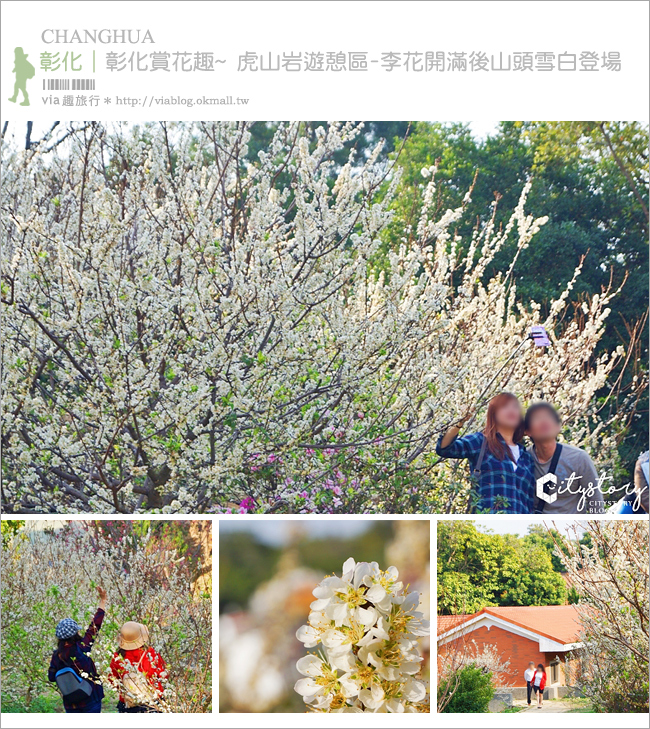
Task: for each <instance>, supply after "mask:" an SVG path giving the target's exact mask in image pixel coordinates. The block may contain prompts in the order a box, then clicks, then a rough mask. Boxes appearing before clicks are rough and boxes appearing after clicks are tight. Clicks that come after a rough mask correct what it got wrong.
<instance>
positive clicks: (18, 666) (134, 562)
mask: <svg viewBox="0 0 650 729" xmlns="http://www.w3.org/2000/svg"><path fill="white" fill-rule="evenodd" d="M133 524H134V522H126V523H125V522H121V523H119V524H118V523H116V522H100V523H99V524H98V523H97V522H95V523H93V522H82V521H72V522H67V523H62V522H49V521H48V522H43V521H39V522H25V524H24V526H23V527H22V528H21V529H20V530H19V531H18V532H17V533H16V534H15V535H13V536H11V537H4V538H3V544H2V564H3V580H2V589H1V593H0V595H1V602H0V606H1V608H2V631H1V633H0V642H1V648H2V651H1V652H2V666H3V670H2V674H3V685H2V695H3V702H7V703H9V702H10V701H15V702H17V704H18V705H20V706H22V707H25V708H23V709H21V710H28V711H29V710H30V706H31V703H32V701H33V700H34V699H35V698H37V697H47V696H49V697H55V698H56V696H57V692H56V689H55V688H54V686H53V684H51V683H49V682H48V675H47V671H48V666H49V663H50V658H51V655H52V651H53V650H54V649H55V648H56V637H55V632H54V631H55V628H56V625H57V623H58V621H59V620H61V619H62V618H66V617H70V618H72V619H74V620H76V621H77V622H78V623H79V625H80V626H81V627H82V631H85V629H86V627H87V626H88V624H89V623H90V620H91V618H92V617H93V615H94V612H95V609H96V608H97V590H96V587H97V585H103V586H104V588H105V589H106V591H107V593H108V604H107V608H106V615H105V618H104V623H103V625H102V627H101V629H100V631H99V634H98V636H97V640H96V642H95V644H94V645H93V648H92V654H91V655H92V658H93V660H94V662H95V665H96V666H97V670H98V672H99V676H100V680H101V681H102V683H103V684H104V687H105V690H106V691H107V697H106V701H107V702H108V701H115V702H117V698H116V696H115V694H113V693H108V692H109V690H110V689H111V688H114V689H115V690H116V691H121V692H122V693H123V694H124V693H125V690H124V687H123V686H121V685H118V683H117V682H116V680H115V678H114V676H113V675H112V673H111V671H110V662H111V659H112V658H113V656H114V654H115V652H116V650H117V648H118V644H117V635H118V630H119V628H120V626H121V625H122V624H123V623H124V622H126V621H128V620H135V621H137V622H140V623H144V624H145V625H147V627H148V629H149V631H150V636H151V642H152V645H153V647H154V648H155V649H156V650H157V651H158V653H159V654H160V655H161V656H162V658H163V660H164V661H165V663H166V666H167V671H168V675H167V677H166V678H164V679H163V680H162V684H163V688H164V693H163V695H162V696H160V697H158V701H157V705H156V708H157V710H159V711H162V712H165V713H167V712H180V713H194V712H207V711H210V710H211V705H212V686H211V684H212V601H211V595H210V590H211V586H210V585H207V584H206V583H205V580H204V579H203V578H202V577H199V579H198V580H197V581H196V582H194V583H193V582H192V577H193V575H192V570H191V569H190V567H189V565H188V564H187V560H186V559H185V557H183V556H182V555H181V554H179V553H178V552H177V551H176V549H175V548H173V546H172V545H171V544H168V543H165V542H164V541H160V540H159V539H157V538H156V539H154V538H153V536H152V534H151V531H147V532H146V533H144V534H142V535H139V536H138V537H136V535H135V532H134V530H133ZM207 528H209V526H208V527H207ZM3 536H4V535H3ZM32 710H33V709H32Z"/></svg>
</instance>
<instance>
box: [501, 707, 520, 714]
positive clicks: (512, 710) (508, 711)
mask: <svg viewBox="0 0 650 729" xmlns="http://www.w3.org/2000/svg"><path fill="white" fill-rule="evenodd" d="M523 710H524V707H523V706H508V708H507V709H504V710H503V711H502V712H501V713H502V714H518V713H519V712H520V711H523Z"/></svg>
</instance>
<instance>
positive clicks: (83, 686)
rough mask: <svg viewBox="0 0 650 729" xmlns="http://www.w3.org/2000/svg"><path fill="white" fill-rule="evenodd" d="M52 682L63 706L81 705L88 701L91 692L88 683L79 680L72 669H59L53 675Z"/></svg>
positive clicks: (81, 679)
mask: <svg viewBox="0 0 650 729" xmlns="http://www.w3.org/2000/svg"><path fill="white" fill-rule="evenodd" d="M54 680H55V681H56V685H57V687H58V689H59V691H60V692H61V696H62V697H63V703H64V704H83V703H85V702H87V701H88V700H89V699H90V694H91V693H92V691H93V688H92V686H91V685H90V682H89V681H86V679H85V678H81V676H80V675H79V674H78V673H77V672H76V671H75V670H74V668H69V667H68V666H66V667H65V668H61V669H60V670H58V671H57V672H56V673H55V674H54Z"/></svg>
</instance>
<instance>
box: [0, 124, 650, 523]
mask: <svg viewBox="0 0 650 729" xmlns="http://www.w3.org/2000/svg"><path fill="white" fill-rule="evenodd" d="M358 133H359V126H357V125H355V124H353V123H345V124H339V123H331V124H327V125H326V126H322V127H318V128H316V129H311V128H309V127H308V126H307V125H305V124H301V123H291V124H281V125H280V126H279V128H278V130H277V132H276V133H275V134H274V136H273V138H272V140H271V141H270V142H269V144H268V146H267V147H266V148H265V149H263V150H262V151H260V152H259V153H258V154H257V155H256V156H253V155H251V154H250V153H249V149H248V143H249V141H250V125H249V124H247V123H243V122H237V123H235V122H203V123H196V124H190V123H179V124H169V123H165V122H161V123H159V124H155V125H154V124H151V125H146V126H145V127H143V128H118V129H116V130H109V129H108V128H106V127H105V126H103V125H101V124H99V123H93V124H88V125H84V126H83V127H81V128H79V129H72V130H71V131H70V134H69V136H67V137H65V141H64V142H63V143H61V144H58V145H56V146H54V145H49V146H48V142H47V140H44V141H41V142H40V143H35V144H32V145H31V146H30V148H29V149H27V150H18V149H16V148H15V147H14V146H13V145H12V144H11V143H10V142H9V141H7V142H5V143H4V144H3V155H4V158H3V185H2V211H3V234H4V239H5V241H6V247H5V252H4V257H3V259H4V260H3V271H2V301H3V335H4V336H3V361H4V367H3V394H4V412H3V436H2V438H3V440H2V446H3V485H2V499H3V502H4V506H5V509H6V510H8V511H11V512H22V513H25V512H27V513H29V512H39V513H43V512H46V513H55V512H59V513H67V512H79V511H81V512H117V513H131V512H143V511H152V510H162V511H164V512H176V513H178V512H180V513H183V512H184V513H191V512H194V513H195V512H208V511H217V512H223V511H232V510H234V511H294V512H394V513H395V512H432V511H436V510H438V511H455V510H462V509H463V508H464V505H465V504H466V502H467V500H466V498H464V497H463V489H466V488H467V482H466V480H465V479H464V478H463V477H462V475H460V474H459V473H457V472H456V471H455V470H452V469H451V466H449V465H448V464H446V463H442V464H441V463H438V461H437V459H436V457H435V452H434V445H435V439H436V438H437V436H438V434H439V433H440V432H442V430H443V429H444V428H445V427H446V426H447V425H448V424H449V422H450V421H452V420H453V419H455V418H457V417H458V415H459V414H461V413H463V412H465V411H466V409H467V407H468V406H469V405H470V404H472V403H475V402H476V401H477V399H478V396H479V394H480V393H482V392H483V389H484V388H485V386H486V385H488V383H489V382H490V380H491V379H492V377H493V375H494V373H495V372H497V371H499V370H500V368H501V367H502V365H503V364H504V362H505V361H506V359H507V357H508V356H509V355H510V353H511V352H512V351H513V350H514V349H515V348H516V347H517V346H518V345H519V344H520V343H521V342H522V340H523V338H524V337H525V336H526V334H527V332H528V330H529V329H530V327H531V325H540V324H541V325H543V326H545V327H546V328H547V329H548V330H549V332H550V336H551V340H552V345H553V346H552V347H551V348H548V349H547V350H546V351H541V350H539V349H536V348H535V347H533V345H532V344H530V346H528V347H524V348H523V350H522V354H521V356H520V357H519V358H518V359H516V360H514V361H512V362H511V363H510V365H509V366H508V367H506V368H505V369H503V371H502V373H501V375H500V376H499V378H498V379H497V381H495V383H494V388H495V389H496V388H498V387H505V386H507V387H508V388H509V389H511V390H513V391H515V392H516V393H517V394H518V395H519V396H521V397H522V399H523V400H524V401H525V402H530V401H531V400H534V399H537V398H540V397H544V398H548V399H551V400H553V402H554V403H555V404H556V405H557V406H558V408H559V410H560V412H561V414H562V416H563V418H564V420H565V424H566V427H567V433H568V434H569V435H570V437H571V440H572V442H574V443H575V444H577V445H580V446H583V447H586V448H587V449H588V450H591V451H592V453H593V455H594V457H595V458H596V460H597V462H598V465H599V466H601V467H608V468H610V470H611V468H612V467H613V465H614V463H615V453H614V449H613V446H614V435H615V434H616V432H617V430H618V431H620V425H621V423H622V422H623V421H624V420H625V417H626V413H625V406H624V403H622V404H621V407H620V413H619V415H618V416H615V420H616V419H618V420H620V421H621V422H618V423H617V422H614V423H612V422H605V421H603V420H602V419H601V418H600V416H599V406H598V405H597V404H596V399H595V393H597V392H599V391H600V392H602V389H603V388H606V387H607V384H608V375H609V374H610V373H611V372H612V369H613V368H614V366H615V365H616V363H617V362H618V361H619V360H620V358H621V357H622V356H624V354H625V353H624V352H623V349H622V348H618V349H617V350H616V351H615V352H608V353H607V352H606V353H605V354H602V355H600V356H599V357H598V358H596V359H594V351H595V348H596V345H597V344H598V342H599V339H600V338H601V335H602V333H603V322H604V320H605V318H606V317H607V316H608V313H609V304H610V301H611V299H612V297H613V296H614V295H615V293H616V292H615V291H604V292H603V293H602V295H597V296H594V297H593V298H592V299H591V300H590V301H589V302H588V303H585V304H584V305H583V309H582V310H581V311H580V312H579V314H578V315H576V316H575V317H572V315H571V312H570V309H569V306H568V299H569V293H570V290H571V288H572V286H573V281H572V282H568V284H567V287H566V289H565V290H564V291H563V292H561V293H559V294H558V297H557V299H556V300H555V301H553V302H551V303H550V306H549V308H548V310H547V312H546V313H544V314H542V307H541V306H540V304H539V303H536V302H534V301H531V302H528V303H527V304H526V305H523V304H521V303H518V302H517V298H516V283H515V279H516V276H515V266H516V260H517V256H518V253H519V251H521V250H522V249H523V248H525V247H526V246H528V245H529V244H530V243H531V241H532V240H533V237H534V235H535V233H536V232H537V230H538V229H539V227H540V226H541V225H542V224H543V223H544V221H545V219H544V218H540V219H533V218H532V217H531V216H530V215H527V214H526V212H525V210H524V205H525V199H526V194H527V191H528V187H526V188H525V189H524V192H523V194H522V197H521V201H520V203H519V205H518V206H517V208H516V209H515V210H514V211H513V213H512V216H511V218H510V221H509V223H508V224H507V226H506V227H505V228H504V229H499V228H497V226H496V224H495V222H494V218H492V220H490V221H488V223H487V224H485V225H483V226H481V227H477V229H476V231H475V234H474V235H473V237H472V239H471V240H469V241H461V240H460V239H459V237H458V236H457V235H456V234H455V232H454V224H455V223H456V221H458V220H459V219H460V217H461V216H462V215H463V206H461V207H460V208H458V209H456V210H448V211H447V212H446V213H444V214H443V215H442V217H441V218H440V219H433V208H434V205H433V201H434V199H435V189H436V182H435V169H427V170H425V178H423V180H424V181H423V190H422V196H423V203H424V204H423V209H422V213H421V216H420V218H419V220H418V221H417V225H416V229H417V236H416V240H415V242H414V243H409V244H408V245H407V244H406V243H403V244H402V245H400V246H399V247H398V248H397V249H394V250H391V251H390V252H389V253H388V255H387V256H384V255H382V256H379V255H378V252H379V250H380V247H381V246H382V236H384V234H385V231H386V229H387V225H388V224H389V222H390V220H391V216H392V212H391V203H392V200H393V198H394V196H395V191H396V189H397V186H398V182H399V168H398V166H397V165H396V164H392V163H386V162H382V161H381V160H380V157H379V154H380V148H381V145H378V146H377V147H376V148H375V149H374V150H373V151H372V152H371V153H370V154H369V156H368V157H367V159H363V160H357V159H356V158H355V154H354V151H350V152H349V157H348V161H347V162H346V163H345V164H343V165H337V164H335V162H334V155H335V154H337V153H338V154H340V153H341V150H343V149H346V148H349V147H350V146H351V145H352V142H353V140H354V138H355V135H357V134H358ZM53 146H54V148H53V149H52V147H53ZM509 238H514V239H515V240H516V241H517V254H516V255H515V257H514V259H513V260H512V263H511V265H510V267H509V269H508V270H507V271H503V272H502V273H500V274H498V275H496V276H493V277H490V276H488V274H487V273H486V271H487V270H488V267H489V264H490V263H491V262H492V261H493V259H494V256H495V255H496V254H497V253H498V252H499V251H500V250H501V249H502V248H503V246H504V243H505V242H506V241H507V240H508V239H509ZM405 240H406V239H405ZM579 272H580V269H579V267H578V269H577V270H576V276H578V275H579ZM638 386H639V387H641V386H642V383H638Z"/></svg>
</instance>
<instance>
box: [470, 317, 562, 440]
mask: <svg viewBox="0 0 650 729" xmlns="http://www.w3.org/2000/svg"><path fill="white" fill-rule="evenodd" d="M529 339H532V340H533V341H534V342H535V346H536V347H548V346H550V344H551V341H550V339H549V338H548V334H547V333H546V329H544V327H537V326H536V327H531V330H530V332H529V333H528V336H526V337H525V338H524V339H522V341H521V343H520V344H519V346H518V347H517V349H515V351H514V352H513V353H512V354H511V355H510V356H509V357H508V359H507V360H506V361H505V362H504V363H503V364H502V365H501V367H500V368H499V369H498V370H497V373H496V375H494V377H493V378H492V379H491V380H490V381H489V382H488V384H487V386H486V387H485V388H484V389H483V392H482V393H481V394H480V395H479V398H478V402H479V404H478V406H477V408H476V411H475V412H474V415H472V417H471V418H470V420H469V422H468V423H467V426H466V429H469V426H470V425H471V424H472V423H473V422H474V418H476V414H477V413H478V409H479V408H480V407H481V405H482V404H483V397H484V395H485V393H486V392H487V391H488V390H489V389H490V388H491V387H492V384H493V383H494V381H495V380H496V379H497V377H498V376H499V375H500V374H501V373H502V372H503V370H504V369H505V368H506V365H507V364H508V362H510V360H511V359H512V358H513V357H514V356H515V355H516V354H517V352H518V351H519V350H520V349H521V348H522V347H523V346H524V344H526V342H527V341H528V340H529Z"/></svg>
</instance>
